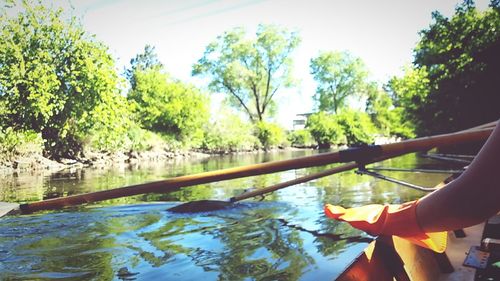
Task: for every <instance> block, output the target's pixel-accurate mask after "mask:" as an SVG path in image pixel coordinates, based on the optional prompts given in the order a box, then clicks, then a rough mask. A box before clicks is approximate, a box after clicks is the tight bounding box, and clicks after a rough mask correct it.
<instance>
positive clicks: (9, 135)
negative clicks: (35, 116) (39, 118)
mask: <svg viewBox="0 0 500 281" xmlns="http://www.w3.org/2000/svg"><path fill="white" fill-rule="evenodd" d="M42 149H43V139H42V136H41V134H40V133H37V132H34V131H31V130H28V131H15V130H14V129H12V127H7V128H4V129H1V130H0V160H11V158H12V157H14V156H18V155H21V156H29V155H32V154H38V155H40V154H41V153H42ZM2 158H4V159H2Z"/></svg>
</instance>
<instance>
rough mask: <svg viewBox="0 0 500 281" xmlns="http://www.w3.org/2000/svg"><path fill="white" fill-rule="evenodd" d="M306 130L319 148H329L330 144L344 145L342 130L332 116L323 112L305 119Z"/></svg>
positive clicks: (344, 137) (344, 138)
mask: <svg viewBox="0 0 500 281" xmlns="http://www.w3.org/2000/svg"><path fill="white" fill-rule="evenodd" d="M306 128H307V130H309V132H310V133H311V136H312V137H313V138H314V140H315V141H316V142H317V143H318V145H319V147H320V148H326V147H330V145H331V144H342V143H346V141H347V140H346V136H345V134H344V131H343V128H342V127H341V126H340V125H339V123H338V122H337V120H336V118H335V117H334V115H331V114H327V113H326V112H324V111H320V112H318V113H315V114H312V115H310V116H309V118H307V123H306Z"/></svg>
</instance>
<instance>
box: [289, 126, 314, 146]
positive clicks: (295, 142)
mask: <svg viewBox="0 0 500 281" xmlns="http://www.w3.org/2000/svg"><path fill="white" fill-rule="evenodd" d="M287 139H288V141H289V142H290V144H291V145H292V146H294V147H310V146H312V145H313V144H314V139H313V137H312V136H311V133H309V131H308V130H305V129H301V130H296V131H292V132H290V133H289V134H288V137H287Z"/></svg>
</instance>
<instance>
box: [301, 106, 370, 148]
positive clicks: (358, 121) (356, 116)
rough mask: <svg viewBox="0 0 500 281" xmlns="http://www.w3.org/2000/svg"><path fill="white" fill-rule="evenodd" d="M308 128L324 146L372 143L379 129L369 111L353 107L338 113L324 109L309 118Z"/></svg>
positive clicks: (320, 144)
mask: <svg viewBox="0 0 500 281" xmlns="http://www.w3.org/2000/svg"><path fill="white" fill-rule="evenodd" d="M306 128H307V129H308V130H309V132H311V135H312V136H313V138H314V140H315V141H316V142H317V143H318V146H319V147H322V148H326V147H329V146H330V145H331V144H347V145H358V144H364V143H372V142H373V140H374V135H375V134H376V131H377V130H376V128H375V125H374V124H373V123H372V121H371V120H370V117H369V115H368V114H367V113H365V112H361V111H356V110H351V109H345V110H342V111H341V112H340V113H338V114H328V113H326V112H324V111H320V112H318V113H315V114H312V115H311V116H309V118H308V119H307V124H306Z"/></svg>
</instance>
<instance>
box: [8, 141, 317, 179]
mask: <svg viewBox="0 0 500 281" xmlns="http://www.w3.org/2000/svg"><path fill="white" fill-rule="evenodd" d="M311 149H314V148H310V147H305V148H294V147H279V148H274V149H270V150H262V149H253V150H243V151H204V150H178V151H166V150H151V151H130V152H86V153H84V155H83V156H82V157H78V158H74V159H67V158H61V159H59V160H57V161H56V160H54V159H49V158H46V157H44V156H42V155H41V154H38V153H31V154H23V155H17V156H11V157H10V158H6V157H3V158H0V159H1V160H0V173H2V174H9V173H16V172H29V171H51V172H57V171H60V170H64V169H67V168H77V169H78V168H85V167H102V168H104V167H108V166H114V165H123V164H139V163H143V162H155V161H158V162H164V161H178V160H191V159H193V160H195V159H200V158H207V157H211V156H218V155H233V154H234V155H236V154H255V153H261V152H272V151H285V150H311Z"/></svg>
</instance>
